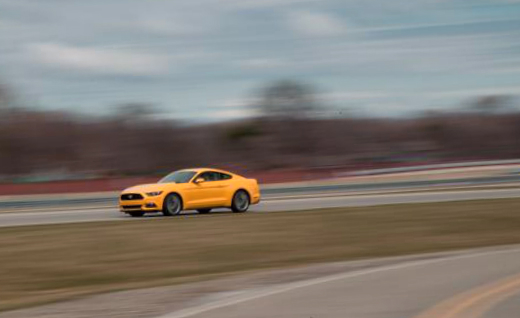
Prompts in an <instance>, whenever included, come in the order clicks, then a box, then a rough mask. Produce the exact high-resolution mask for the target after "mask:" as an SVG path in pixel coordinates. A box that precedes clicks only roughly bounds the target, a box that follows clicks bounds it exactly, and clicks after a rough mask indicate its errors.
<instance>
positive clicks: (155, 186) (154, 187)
mask: <svg viewBox="0 0 520 318" xmlns="http://www.w3.org/2000/svg"><path fill="white" fill-rule="evenodd" d="M171 185H172V184H171V183H170V184H169V186H170V187H171ZM165 188H166V185H165V184H160V183H150V184H140V185H136V186H134V187H130V188H128V189H125V190H123V193H132V192H137V193H139V192H142V193H145V192H157V191H164V189H165Z"/></svg>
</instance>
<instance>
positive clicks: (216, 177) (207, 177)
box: [196, 171, 232, 182]
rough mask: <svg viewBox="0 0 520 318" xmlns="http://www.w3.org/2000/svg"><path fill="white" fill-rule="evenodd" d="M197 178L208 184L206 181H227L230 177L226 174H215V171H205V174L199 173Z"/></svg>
mask: <svg viewBox="0 0 520 318" xmlns="http://www.w3.org/2000/svg"><path fill="white" fill-rule="evenodd" d="M197 178H203V179H204V181H206V182H208V181H222V180H229V179H231V178H232V177H231V176H230V175H229V174H226V173H220V172H215V171H206V172H203V173H201V174H200V175H199V176H198V177H197ZM197 178H196V179H197Z"/></svg>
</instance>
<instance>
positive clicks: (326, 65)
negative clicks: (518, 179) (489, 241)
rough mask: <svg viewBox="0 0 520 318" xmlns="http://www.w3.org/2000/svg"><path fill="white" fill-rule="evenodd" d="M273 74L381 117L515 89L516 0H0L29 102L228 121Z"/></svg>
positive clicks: (17, 76) (10, 67)
mask: <svg viewBox="0 0 520 318" xmlns="http://www.w3.org/2000/svg"><path fill="white" fill-rule="evenodd" d="M279 79H296V80H302V81H305V82H307V83H310V84H313V85H316V86H317V87H318V88H319V92H320V94H322V96H323V97H324V98H325V99H326V100H327V103H329V104H330V105H332V106H336V107H345V108H352V109H354V110H356V111H357V112H361V113H363V114H378V115H384V116H399V115H405V114H410V113H414V112H419V111H424V110H426V109H450V108H454V107H456V106H457V105H459V104H460V103H463V102H467V100H468V99H469V98H471V97H475V96H478V95H485V94H513V95H516V94H520V1H519V0H480V1H473V0H315V1H313V0H171V1H168V0H156V1H152V0H148V1H145V0H44V1H42V0H34V1H28V0H0V82H3V83H7V84H9V85H10V86H12V87H13V88H14V89H15V90H16V92H17V94H18V95H19V96H20V97H21V100H23V102H24V103H27V104H30V105H32V106H34V107H39V108H48V109H69V110H70V109H77V110H81V111H84V112H90V113H100V114H103V113H106V112H108V111H110V110H111V109H113V108H114V106H116V105H118V104H122V103H126V102H145V103H152V104H154V105H155V106H156V108H157V109H159V110H161V111H162V112H163V113H164V116H169V117H171V118H180V119H189V120H199V121H200V120H202V121H206V120H222V119H235V118H239V117H242V116H248V115H249V114H250V111H249V108H248V107H247V104H248V103H250V101H251V97H253V96H254V94H255V92H256V91H257V90H258V89H259V88H260V87H262V86H265V85H266V84H268V83H270V82H272V81H276V80H279Z"/></svg>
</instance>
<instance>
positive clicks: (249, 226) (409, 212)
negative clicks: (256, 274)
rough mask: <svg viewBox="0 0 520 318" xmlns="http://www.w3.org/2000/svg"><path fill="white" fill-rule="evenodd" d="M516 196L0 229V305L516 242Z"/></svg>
mask: <svg viewBox="0 0 520 318" xmlns="http://www.w3.org/2000/svg"><path fill="white" fill-rule="evenodd" d="M519 212H520V200H519V199H506V200H484V201H466V202H451V203H434V204H405V205H392V206H381V207H363V208H338V209H329V210H321V211H305V212H300V213H295V212H286V213H250V214H214V215H207V216H187V217H174V218H150V219H141V220H135V221H134V220H132V221H129V222H105V223H101V222H99V223H84V224H66V225H65V224H64V225H49V226H31V227H17V228H4V229H0V309H8V308H14V307H20V306H27V305H30V304H36V303H41V302H47V301H55V300H60V299H65V298H70V297H73V296H78V295H83V294H87V293H95V292H103V291H110V290H119V289H126V288H136V287H143V286H151V285H163V284H172V283H177V282H180V281H185V280H191V279H200V278H201V277H202V278H207V277H211V275H215V274H226V273H231V272H236V271H241V270H250V269H261V268H269V267H281V266H291V265H301V264H307V263H315V262H327V261H338V260H349V259H359V258H368V257H376V256H389V255H402V254H411V253H418V252H433V251H439V250H448V249H461V248H469V247H479V246H489V245H498V244H510V243H520V230H519V229H520V213H519Z"/></svg>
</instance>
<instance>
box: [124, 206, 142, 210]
mask: <svg viewBox="0 0 520 318" xmlns="http://www.w3.org/2000/svg"><path fill="white" fill-rule="evenodd" d="M121 207H122V208H123V210H139V209H141V206H140V205H123V206H121Z"/></svg>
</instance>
